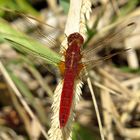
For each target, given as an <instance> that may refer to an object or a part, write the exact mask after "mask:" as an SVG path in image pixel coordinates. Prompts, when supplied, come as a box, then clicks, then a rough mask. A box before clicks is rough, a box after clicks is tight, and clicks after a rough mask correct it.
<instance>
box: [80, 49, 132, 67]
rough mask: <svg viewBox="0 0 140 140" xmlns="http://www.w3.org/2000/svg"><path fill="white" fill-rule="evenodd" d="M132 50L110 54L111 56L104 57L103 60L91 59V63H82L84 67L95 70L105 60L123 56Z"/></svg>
mask: <svg viewBox="0 0 140 140" xmlns="http://www.w3.org/2000/svg"><path fill="white" fill-rule="evenodd" d="M129 50H130V49H125V50H121V51H118V52H116V53H113V54H110V55H107V56H104V57H101V58H93V59H90V60H89V61H86V62H82V65H83V66H85V67H86V68H87V69H91V68H94V67H96V66H98V65H100V64H101V63H103V62H104V61H105V60H108V59H110V58H112V57H114V56H116V55H119V54H123V53H125V52H126V51H129Z"/></svg>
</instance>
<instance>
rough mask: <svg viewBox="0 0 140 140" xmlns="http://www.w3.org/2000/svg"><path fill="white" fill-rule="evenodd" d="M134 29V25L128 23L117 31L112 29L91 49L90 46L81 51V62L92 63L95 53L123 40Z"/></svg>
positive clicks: (133, 23)
mask: <svg viewBox="0 0 140 140" xmlns="http://www.w3.org/2000/svg"><path fill="white" fill-rule="evenodd" d="M135 28H136V23H135V22H130V23H128V24H126V25H123V26H121V27H119V28H117V29H112V30H111V31H110V32H109V33H108V34H107V35H106V36H105V37H104V38H101V39H99V40H98V41H97V42H95V43H93V47H91V46H90V47H89V48H87V49H84V50H83V52H82V55H83V58H82V62H83V63H84V62H89V61H92V60H93V59H95V58H94V57H95V55H96V53H97V51H99V50H100V49H101V48H103V47H104V46H107V45H109V44H111V43H115V42H117V41H118V42H119V41H122V40H124V39H125V38H127V37H128V36H130V35H131V33H132V32H133V31H134V29H135ZM90 44H92V41H91V42H90Z"/></svg>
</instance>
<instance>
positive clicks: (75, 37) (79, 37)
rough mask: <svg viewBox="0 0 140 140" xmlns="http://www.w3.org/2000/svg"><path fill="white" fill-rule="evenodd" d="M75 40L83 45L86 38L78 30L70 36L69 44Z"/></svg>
mask: <svg viewBox="0 0 140 140" xmlns="http://www.w3.org/2000/svg"><path fill="white" fill-rule="evenodd" d="M73 42H77V43H78V44H79V46H81V45H83V43H84V38H83V37H82V35H80V34H79V33H78V32H75V33H72V34H70V35H69V36H68V45H71V44H72V43H73Z"/></svg>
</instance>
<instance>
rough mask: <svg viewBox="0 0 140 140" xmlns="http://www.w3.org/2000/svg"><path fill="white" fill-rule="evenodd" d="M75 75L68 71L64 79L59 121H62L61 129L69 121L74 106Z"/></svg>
mask: <svg viewBox="0 0 140 140" xmlns="http://www.w3.org/2000/svg"><path fill="white" fill-rule="evenodd" d="M74 75H75V74H74V73H73V72H72V71H69V70H68V71H67V72H66V73H65V77H64V85H63V89H62V94H61V101H60V112H59V121H60V128H62V127H64V126H65V125H66V123H67V121H68V118H69V115H70V111H71V106H72V99H73V94H74V93H73V89H74V80H75V76H74Z"/></svg>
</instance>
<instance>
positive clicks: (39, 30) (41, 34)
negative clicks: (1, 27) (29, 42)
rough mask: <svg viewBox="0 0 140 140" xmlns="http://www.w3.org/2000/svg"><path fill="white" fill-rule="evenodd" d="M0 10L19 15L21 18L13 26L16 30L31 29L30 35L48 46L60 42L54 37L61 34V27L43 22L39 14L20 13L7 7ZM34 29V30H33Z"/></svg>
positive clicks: (25, 30)
mask: <svg viewBox="0 0 140 140" xmlns="http://www.w3.org/2000/svg"><path fill="white" fill-rule="evenodd" d="M0 10H3V11H6V12H9V13H11V14H13V15H16V16H18V17H20V18H21V19H22V20H21V22H20V20H18V21H19V22H18V21H17V22H14V24H13V26H14V27H16V28H17V29H18V30H21V31H24V32H28V31H27V29H28V30H29V31H33V33H31V36H33V37H34V38H35V39H37V40H38V41H40V42H41V43H43V44H49V46H50V47H54V46H58V45H60V43H59V42H58V41H56V38H57V37H58V36H59V35H60V34H62V30H63V29H62V28H60V27H56V28H55V27H53V26H52V25H49V24H47V23H45V22H44V21H43V20H42V18H41V16H40V17H39V18H36V17H33V16H30V15H27V14H24V13H21V12H19V11H14V10H11V9H8V8H5V7H3V8H0ZM34 30H35V31H34Z"/></svg>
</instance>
